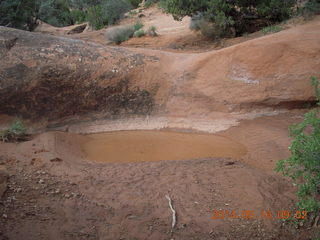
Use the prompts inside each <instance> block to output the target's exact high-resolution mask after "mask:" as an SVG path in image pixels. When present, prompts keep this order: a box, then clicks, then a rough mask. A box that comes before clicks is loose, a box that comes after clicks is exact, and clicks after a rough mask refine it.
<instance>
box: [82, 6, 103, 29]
mask: <svg viewBox="0 0 320 240" xmlns="http://www.w3.org/2000/svg"><path fill="white" fill-rule="evenodd" d="M87 19H88V22H89V24H90V26H91V27H92V28H93V29H96V30H98V29H101V28H103V27H104V26H105V25H107V24H108V20H107V19H106V17H105V16H104V15H103V12H102V8H101V6H100V5H96V6H93V7H90V8H89V9H88V15H87Z"/></svg>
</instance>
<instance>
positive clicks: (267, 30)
mask: <svg viewBox="0 0 320 240" xmlns="http://www.w3.org/2000/svg"><path fill="white" fill-rule="evenodd" d="M282 30H283V28H282V27H281V26H277V25H273V26H268V27H265V28H263V29H262V30H261V32H262V33H263V34H269V33H276V32H280V31H282Z"/></svg>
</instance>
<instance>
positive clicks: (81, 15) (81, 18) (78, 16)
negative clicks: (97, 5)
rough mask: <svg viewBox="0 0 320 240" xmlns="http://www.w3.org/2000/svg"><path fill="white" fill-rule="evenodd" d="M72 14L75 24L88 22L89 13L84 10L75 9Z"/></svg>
mask: <svg viewBox="0 0 320 240" xmlns="http://www.w3.org/2000/svg"><path fill="white" fill-rule="evenodd" d="M70 14H71V18H72V20H73V22H74V23H76V24H78V23H83V22H85V21H87V13H86V12H84V11H82V10H79V9H74V10H71V12H70Z"/></svg>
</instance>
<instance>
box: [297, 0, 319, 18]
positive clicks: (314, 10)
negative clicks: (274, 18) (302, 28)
mask: <svg viewBox="0 0 320 240" xmlns="http://www.w3.org/2000/svg"><path fill="white" fill-rule="evenodd" d="M315 14H320V1H319V0H310V1H307V2H306V3H305V4H304V5H303V6H302V8H300V9H298V15H301V16H303V17H305V18H307V19H308V18H311V17H313V16H314V15H315Z"/></svg>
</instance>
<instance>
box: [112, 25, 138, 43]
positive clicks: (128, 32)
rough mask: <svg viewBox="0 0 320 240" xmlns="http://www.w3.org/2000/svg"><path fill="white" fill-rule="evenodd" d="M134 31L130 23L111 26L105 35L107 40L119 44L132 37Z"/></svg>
mask: <svg viewBox="0 0 320 240" xmlns="http://www.w3.org/2000/svg"><path fill="white" fill-rule="evenodd" d="M134 32H135V30H134V26H131V25H130V26H121V27H114V28H111V29H109V30H108V31H107V32H106V35H107V38H108V40H109V41H111V42H114V43H116V44H120V43H122V42H124V41H127V40H129V39H130V38H131V37H133V34H134Z"/></svg>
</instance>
